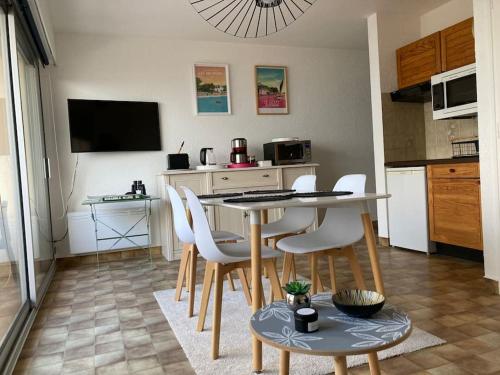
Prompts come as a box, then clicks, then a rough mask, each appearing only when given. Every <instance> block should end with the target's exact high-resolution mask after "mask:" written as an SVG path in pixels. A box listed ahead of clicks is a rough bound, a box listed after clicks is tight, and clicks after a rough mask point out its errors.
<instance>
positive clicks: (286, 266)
mask: <svg viewBox="0 0 500 375" xmlns="http://www.w3.org/2000/svg"><path fill="white" fill-rule="evenodd" d="M292 260H293V254H290V253H285V255H284V256H283V273H282V274H281V285H286V283H288V281H290V273H291V271H292Z"/></svg>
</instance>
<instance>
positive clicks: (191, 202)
mask: <svg viewBox="0 0 500 375" xmlns="http://www.w3.org/2000/svg"><path fill="white" fill-rule="evenodd" d="M181 189H182V190H184V193H185V194H186V198H187V201H188V206H189V209H190V210H191V216H192V217H193V229H194V238H195V242H196V247H197V248H198V251H199V252H200V254H201V256H202V257H203V258H205V259H206V260H208V261H210V262H218V263H224V260H225V259H227V257H226V256H225V255H224V253H222V252H221V251H220V250H219V248H218V247H217V245H216V244H215V241H214V238H213V237H212V230H211V229H210V225H209V224H208V220H207V217H206V216H205V210H204V209H203V206H202V205H201V203H200V200H199V199H198V197H197V196H196V194H195V193H193V192H192V191H191V190H190V189H188V188H187V187H184V186H183V187H181Z"/></svg>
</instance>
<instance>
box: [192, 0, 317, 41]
mask: <svg viewBox="0 0 500 375" xmlns="http://www.w3.org/2000/svg"><path fill="white" fill-rule="evenodd" d="M189 2H190V3H191V5H192V6H193V8H194V9H195V10H196V11H197V12H198V14H199V15H200V16H202V17H203V19H205V21H207V22H208V23H209V24H210V25H212V26H213V27H215V28H216V29H218V30H220V31H223V32H224V33H226V34H229V35H232V36H237V37H240V38H260V37H263V36H268V35H270V34H274V33H276V32H278V31H280V30H282V29H284V28H285V27H287V26H289V25H290V24H291V23H292V22H294V21H295V20H297V18H299V17H300V16H301V15H303V14H304V13H305V12H306V10H307V9H309V7H310V6H311V5H313V4H314V3H315V2H316V0H189Z"/></svg>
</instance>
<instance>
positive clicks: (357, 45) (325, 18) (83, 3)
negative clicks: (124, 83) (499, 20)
mask: <svg viewBox="0 0 500 375" xmlns="http://www.w3.org/2000/svg"><path fill="white" fill-rule="evenodd" d="M447 1H448V0H418V1H417V0H317V1H316V3H315V4H314V5H313V6H312V7H311V8H309V10H308V11H307V12H306V13H305V14H304V15H303V16H302V17H300V18H299V19H298V20H297V21H295V22H294V23H293V24H292V25H291V26H289V27H287V28H285V29H284V30H281V31H280V32H278V33H276V34H273V35H270V36H268V37H264V38H259V39H241V38H236V37H233V36H230V35H227V34H224V33H222V32H221V31H218V30H216V29H215V28H213V27H212V26H210V25H209V24H208V23H207V22H206V21H205V20H203V19H202V18H201V17H200V16H199V15H198V14H197V13H196V11H195V10H194V9H193V7H192V6H191V4H190V3H189V0H141V1H132V0H50V1H49V5H50V12H51V19H52V22H53V24H54V29H55V32H56V33H65V32H71V33H84V34H106V35H135V36H162V37H168V38H171V39H189V40H207V41H219V42H242V43H257V44H271V45H284V46H305V47H326V48H349V49H365V48H367V32H366V21H365V17H366V16H367V15H369V14H371V13H373V12H375V11H384V12H394V13H410V14H415V15H416V16H418V15H420V14H423V13H425V12H427V11H429V10H431V9H433V8H435V7H437V6H439V5H441V4H443V3H445V2H447Z"/></svg>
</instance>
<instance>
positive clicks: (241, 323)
mask: <svg viewBox="0 0 500 375" xmlns="http://www.w3.org/2000/svg"><path fill="white" fill-rule="evenodd" d="M263 282H264V290H265V291H266V293H267V291H268V290H269V286H268V285H269V284H268V280H266V279H264V281H263ZM234 284H235V287H236V291H234V292H233V291H231V290H229V289H228V286H227V282H225V283H224V294H223V303H222V323H221V338H220V351H219V352H220V357H219V359H217V360H215V361H213V360H212V359H211V355H210V347H211V339H212V330H211V327H212V314H211V312H212V307H213V304H212V298H211V299H210V305H209V308H208V312H207V318H206V322H205V330H204V331H203V332H196V325H197V323H198V315H197V313H198V311H199V303H200V299H201V285H197V286H196V298H195V306H194V311H195V316H193V317H192V318H188V317H187V300H188V294H187V293H186V292H185V291H184V290H183V293H182V299H181V301H180V302H175V301H174V296H175V289H169V290H163V291H159V292H155V293H154V294H155V297H156V300H157V301H158V304H159V305H160V307H161V310H162V311H163V314H164V315H165V317H166V318H167V320H168V322H169V324H170V326H171V327H172V330H173V331H174V333H175V336H176V337H177V340H178V341H179V343H180V345H181V346H182V349H183V350H184V352H185V353H186V356H187V358H188V359H189V362H190V363H191V366H192V367H193V369H194V370H195V371H196V373H197V374H198V375H212V374H219V375H220V374H238V375H240V374H252V373H253V371H252V346H251V339H250V337H251V336H250V335H251V334H250V328H249V322H250V317H251V315H252V314H251V307H250V306H248V305H247V303H246V300H245V296H244V295H243V292H242V291H241V285H240V284H239V280H237V279H235V280H234ZM212 294H213V290H212ZM444 343H446V341H444V340H442V339H440V338H439V337H436V336H434V335H431V334H430V333H428V332H425V331H423V330H421V329H419V328H417V327H415V326H414V327H413V332H412V334H411V336H410V337H409V338H408V339H407V340H405V341H404V342H402V343H401V344H399V345H397V346H395V347H393V348H390V349H387V350H384V351H381V352H379V353H378V356H379V359H380V360H382V359H385V358H390V357H395V356H398V355H401V354H404V353H410V352H414V351H417V350H420V349H424V348H428V347H431V346H436V345H441V344H444ZM262 352H263V354H262V356H263V367H264V371H263V372H262V373H263V374H278V373H279V371H278V369H279V351H278V350H277V349H275V348H273V347H270V346H267V345H265V344H263V350H262ZM367 362H368V357H367V356H365V355H359V356H349V357H347V366H348V367H354V366H359V365H362V364H365V363H367ZM332 371H333V358H331V357H320V356H308V355H303V354H297V353H291V355H290V374H308V375H322V374H331V373H332Z"/></svg>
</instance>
